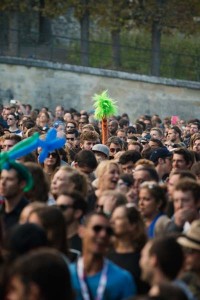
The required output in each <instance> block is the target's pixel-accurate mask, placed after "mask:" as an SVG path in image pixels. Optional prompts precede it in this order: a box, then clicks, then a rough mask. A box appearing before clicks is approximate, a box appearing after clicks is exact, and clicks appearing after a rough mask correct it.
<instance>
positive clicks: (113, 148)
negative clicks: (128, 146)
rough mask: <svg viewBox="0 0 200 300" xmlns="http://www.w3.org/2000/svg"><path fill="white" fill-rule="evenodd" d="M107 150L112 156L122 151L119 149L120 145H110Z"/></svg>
mask: <svg viewBox="0 0 200 300" xmlns="http://www.w3.org/2000/svg"><path fill="white" fill-rule="evenodd" d="M109 150H110V153H109V155H110V156H114V155H115V154H116V153H117V152H119V151H121V150H122V149H121V146H120V145H118V144H114V143H111V144H110V147H109Z"/></svg>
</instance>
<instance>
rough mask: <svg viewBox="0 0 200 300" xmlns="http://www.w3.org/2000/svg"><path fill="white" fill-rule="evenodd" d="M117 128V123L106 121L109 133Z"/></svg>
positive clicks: (112, 132)
mask: <svg viewBox="0 0 200 300" xmlns="http://www.w3.org/2000/svg"><path fill="white" fill-rule="evenodd" d="M117 129H118V124H117V123H116V122H113V121H110V122H109V123H108V130H109V132H110V133H111V134H114V133H116V131H117Z"/></svg>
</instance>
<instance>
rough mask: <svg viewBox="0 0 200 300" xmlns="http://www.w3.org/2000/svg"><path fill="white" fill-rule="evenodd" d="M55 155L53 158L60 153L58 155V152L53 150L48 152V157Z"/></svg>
mask: <svg viewBox="0 0 200 300" xmlns="http://www.w3.org/2000/svg"><path fill="white" fill-rule="evenodd" d="M50 156H51V157H53V158H56V157H58V155H57V153H56V152H51V153H49V154H48V157H50Z"/></svg>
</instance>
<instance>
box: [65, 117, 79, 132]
mask: <svg viewBox="0 0 200 300" xmlns="http://www.w3.org/2000/svg"><path fill="white" fill-rule="evenodd" d="M76 128H77V123H76V121H74V120H71V119H70V120H68V121H67V122H66V130H73V129H76Z"/></svg>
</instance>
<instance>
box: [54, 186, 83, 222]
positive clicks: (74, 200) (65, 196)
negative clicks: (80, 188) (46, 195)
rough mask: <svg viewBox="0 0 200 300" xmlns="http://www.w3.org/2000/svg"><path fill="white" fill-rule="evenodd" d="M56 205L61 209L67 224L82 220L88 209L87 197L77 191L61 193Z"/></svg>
mask: <svg viewBox="0 0 200 300" xmlns="http://www.w3.org/2000/svg"><path fill="white" fill-rule="evenodd" d="M56 205H57V207H58V208H59V209H61V211H62V213H63V216H64V217H65V221H66V224H67V225H69V224H72V223H73V222H80V220H81V219H82V217H83V216H84V215H85V213H86V210H87V202H86V200H85V198H84V197H83V196H82V195H81V194H80V193H79V192H77V191H73V192H71V193H67V192H66V193H62V194H60V195H59V196H58V198H57V199H56Z"/></svg>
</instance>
